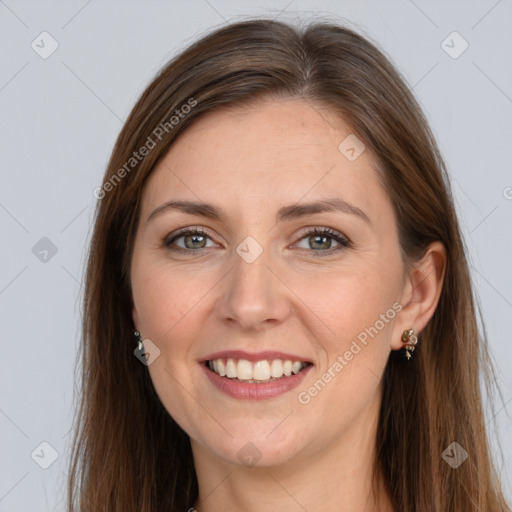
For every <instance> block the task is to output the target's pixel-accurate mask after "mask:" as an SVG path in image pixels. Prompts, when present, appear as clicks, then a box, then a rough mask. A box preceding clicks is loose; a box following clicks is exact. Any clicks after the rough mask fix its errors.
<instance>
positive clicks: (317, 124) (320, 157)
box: [143, 99, 391, 219]
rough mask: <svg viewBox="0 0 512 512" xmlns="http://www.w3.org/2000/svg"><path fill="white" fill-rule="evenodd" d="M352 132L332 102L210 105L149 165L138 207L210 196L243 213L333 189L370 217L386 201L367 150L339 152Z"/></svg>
mask: <svg viewBox="0 0 512 512" xmlns="http://www.w3.org/2000/svg"><path fill="white" fill-rule="evenodd" d="M353 137H355V135H354V134H353V131H352V130H351V128H350V126H349V125H348V124H347V123H346V122H345V121H344V120H343V119H341V117H340V116H339V115H337V114H335V113H334V112H333V111H332V109H328V108H326V107H322V106H319V105H312V104H311V103H308V102H306V101H303V100H296V99H293V100H267V101H265V102H261V103H259V104H255V105H251V106H250V107H249V108H247V107H243V108H238V109H237V108H233V109H229V110H227V109H226V110H222V111H216V112H210V113H208V114H205V115H203V117H201V118H199V119H198V120H197V121H196V122H195V123H194V124H193V125H192V126H191V127H190V128H188V129H187V130H186V131H185V132H184V133H183V134H182V135H181V136H180V137H179V138H178V140H176V141H175V143H174V144H173V146H172V147H171V148H170V150H169V151H168V152H167V154H166V155H165V156H164V158H163V159H162V160H161V161H160V162H159V164H158V165H157V166H156V168H155V169H154V170H153V172H152V175H151V176H150V178H149V180H148V183H147V186H146V189H145V191H144V197H143V215H145V214H147V213H148V211H149V209H152V208H155V207H157V206H158V205H159V204H161V203H163V202H165V201H168V200H169V199H174V198H186V199H190V200H201V201H204V202H208V203H214V204H218V205H220V206H221V207H222V208H223V209H225V210H228V211H229V210H234V211H237V212H238V214H239V215H242V216H243V215H244V210H245V209H248V210H251V209H252V208H253V207H254V208H264V209H265V211H267V209H272V210H274V211H277V209H278V208H279V207H280V206H282V205H283V204H289V203H296V202H299V201H301V200H303V201H312V200H315V199H321V198H323V197H333V195H336V196H338V197H341V198H343V199H345V200H347V201H350V202H351V203H354V204H356V205H357V206H358V207H359V208H361V209H363V210H364V211H366V213H367V214H368V216H369V217H372V216H373V217H375V218H376V219H378V218H379V216H381V215H382V214H383V213H385V212H383V211H382V209H383V208H384V209H386V208H387V209H388V210H390V208H391V205H390V204H389V201H388V198H387V197H386V194H385V192H384V190H383V189H382V188H381V186H380V183H379V180H378V175H377V171H376V162H375V159H374V158H373V157H372V156H371V155H370V152H369V151H368V150H367V149H365V150H364V151H363V152H362V153H361V154H360V156H358V157H357V158H356V159H355V160H354V159H349V158H347V153H344V148H345V146H346V144H345V145H343V144H342V149H341V150H340V143H343V142H344V141H347V140H348V141H349V142H353V141H354V140H355V141H356V143H357V139H353ZM347 138H348V139H347ZM349 145H350V144H349ZM352 145H353V144H352ZM345 149H346V148H345ZM356 149H357V150H360V149H361V148H360V147H356ZM348 155H349V156H350V153H349V154H348ZM251 212H252V213H254V210H251ZM388 213H391V212H389V211H388Z"/></svg>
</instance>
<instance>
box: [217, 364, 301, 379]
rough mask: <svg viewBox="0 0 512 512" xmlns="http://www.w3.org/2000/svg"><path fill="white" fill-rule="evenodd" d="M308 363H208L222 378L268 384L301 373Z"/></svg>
mask: <svg viewBox="0 0 512 512" xmlns="http://www.w3.org/2000/svg"><path fill="white" fill-rule="evenodd" d="M306 365H307V363H303V362H301V361H291V360H290V359H287V360H282V359H274V360H272V361H267V360H262V361H256V362H254V363H253V362H251V361H248V360H247V359H238V360H236V359H232V358H228V359H227V360H225V359H215V360H213V361H208V367H209V368H210V369H211V370H213V371H214V372H215V373H217V374H218V375H220V376H221V377H227V378H229V379H236V378H238V379H239V380H243V381H249V382H255V381H259V382H266V381H269V380H274V379H279V378H281V377H283V376H285V377H289V376H290V375H292V373H293V374H297V373H299V372H300V371H301V370H302V369H303V368H304V367H305V366H306Z"/></svg>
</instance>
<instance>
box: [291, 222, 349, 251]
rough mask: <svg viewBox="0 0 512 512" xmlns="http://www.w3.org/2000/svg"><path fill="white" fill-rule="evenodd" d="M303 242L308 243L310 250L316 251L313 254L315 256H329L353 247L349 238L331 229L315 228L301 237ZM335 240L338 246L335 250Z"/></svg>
mask: <svg viewBox="0 0 512 512" xmlns="http://www.w3.org/2000/svg"><path fill="white" fill-rule="evenodd" d="M303 240H305V241H306V243H307V244H308V245H309V247H310V248H312V249H314V250H313V254H314V255H315V256H327V255H329V254H332V253H334V252H337V251H340V250H343V249H346V248H347V247H351V243H350V241H349V240H348V238H346V237H345V236H343V235H342V234H341V233H339V232H338V231H335V230H334V229H331V228H314V229H312V230H309V231H307V232H306V233H304V234H303V236H302V237H301V241H303ZM333 240H335V241H336V243H337V244H338V246H335V247H334V248H332V241H333ZM306 249H307V248H306ZM315 253H316V254H315ZM320 253H326V254H320Z"/></svg>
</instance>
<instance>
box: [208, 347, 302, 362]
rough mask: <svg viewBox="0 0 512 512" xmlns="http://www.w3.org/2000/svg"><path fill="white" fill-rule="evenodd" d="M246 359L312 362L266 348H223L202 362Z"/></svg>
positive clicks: (254, 360)
mask: <svg viewBox="0 0 512 512" xmlns="http://www.w3.org/2000/svg"><path fill="white" fill-rule="evenodd" d="M228 358H231V359H246V360H247V361H253V362H256V361H263V360H264V359H267V360H268V359H270V360H272V359H282V360H284V361H286V360H288V359H290V360H291V361H301V362H304V363H311V361H309V360H308V359H305V358H303V357H302V356H298V355H295V354H287V353H285V352H277V351H275V350H265V351H263V352H254V353H250V352H245V351H244V350H223V351H222V352H215V353H214V354H210V355H209V356H207V357H205V358H204V359H203V360H202V361H201V362H203V363H204V362H205V361H212V360H215V359H228Z"/></svg>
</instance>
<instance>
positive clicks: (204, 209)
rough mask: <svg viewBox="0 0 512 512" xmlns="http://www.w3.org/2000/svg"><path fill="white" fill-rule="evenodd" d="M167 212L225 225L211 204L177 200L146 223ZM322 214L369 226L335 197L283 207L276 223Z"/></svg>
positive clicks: (157, 210)
mask: <svg viewBox="0 0 512 512" xmlns="http://www.w3.org/2000/svg"><path fill="white" fill-rule="evenodd" d="M168 211H180V212H183V213H188V214H190V215H196V216H198V217H205V218H207V219H213V220H218V221H220V222H223V223H226V216H225V214H224V213H223V211H222V210H221V209H219V208H217V207H216V206H214V205H212V204H208V203H203V202H196V201H177V200H170V201H167V202H166V203H164V204H162V205H160V206H159V207H158V208H155V209H154V210H153V211H152V212H151V214H150V215H149V217H148V218H147V220H146V222H149V221H150V220H151V219H154V218H155V217H157V216H160V215H162V214H164V213H166V212H168ZM323 212H342V213H348V214H351V215H355V216H356V217H359V218H360V219H361V220H363V221H364V222H366V223H367V224H369V225H370V226H371V222H370V219H369V218H368V216H367V215H366V213H364V212H363V210H361V209H360V208H358V207H357V206H355V205H353V204H351V203H348V202H347V201H344V200H343V199H340V198H337V197H333V198H329V199H322V200H320V201H315V202H313V203H304V204H292V205H289V206H283V207H282V208H280V209H279V211H278V212H277V215H276V221H277V222H284V221H290V220H293V219H297V218H300V217H305V216H307V215H314V214H316V213H323Z"/></svg>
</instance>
